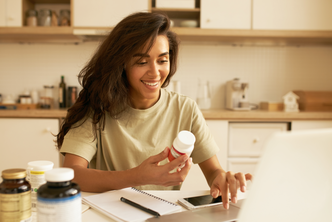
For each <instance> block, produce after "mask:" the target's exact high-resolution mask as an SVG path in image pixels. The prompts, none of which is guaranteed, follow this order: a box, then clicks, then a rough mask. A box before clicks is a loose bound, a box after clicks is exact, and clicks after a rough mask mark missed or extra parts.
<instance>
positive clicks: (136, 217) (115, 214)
mask: <svg viewBox="0 0 332 222" xmlns="http://www.w3.org/2000/svg"><path fill="white" fill-rule="evenodd" d="M121 197H124V198H127V199H129V200H131V201H133V202H136V203H138V204H140V205H142V206H144V207H146V208H149V209H152V210H154V211H156V212H158V213H159V214H160V215H161V216H162V215H165V214H169V213H174V212H177V211H181V209H182V207H181V206H179V205H177V204H175V203H172V202H169V201H167V200H164V199H161V198H159V197H157V196H154V195H151V194H149V193H146V192H144V191H142V190H138V189H135V188H133V187H129V188H125V189H121V190H112V191H108V192H105V193H100V194H95V195H91V196H87V197H84V198H83V199H82V200H83V203H85V204H87V205H89V206H90V207H91V208H92V209H95V210H97V211H99V212H101V213H103V214H105V215H107V216H109V217H111V218H113V219H115V220H117V221H128V222H134V221H145V220H146V219H149V218H151V217H153V215H151V214H149V213H146V212H144V211H142V210H140V209H137V208H135V207H133V206H130V205H129V204H126V203H123V202H122V201H121V200H120V198H121Z"/></svg>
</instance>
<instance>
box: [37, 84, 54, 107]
mask: <svg viewBox="0 0 332 222" xmlns="http://www.w3.org/2000/svg"><path fill="white" fill-rule="evenodd" d="M53 89H54V86H44V91H43V96H42V97H40V103H41V104H40V108H42V109H51V108H53V101H54V100H53Z"/></svg>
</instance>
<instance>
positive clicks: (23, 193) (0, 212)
mask: <svg viewBox="0 0 332 222" xmlns="http://www.w3.org/2000/svg"><path fill="white" fill-rule="evenodd" d="M25 177H26V170H25V169H8V170H4V171H2V178H3V181H2V183H1V184H0V221H17V222H19V221H30V220H31V186H30V183H29V182H28V181H27V180H26V179H25ZM17 203H20V204H17Z"/></svg>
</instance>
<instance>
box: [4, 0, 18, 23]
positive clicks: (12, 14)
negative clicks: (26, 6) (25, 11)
mask: <svg viewBox="0 0 332 222" xmlns="http://www.w3.org/2000/svg"><path fill="white" fill-rule="evenodd" d="M22 19H23V18H22V0H0V26H2V27H4V26H7V27H8V26H9V27H20V26H22V22H23V20H22Z"/></svg>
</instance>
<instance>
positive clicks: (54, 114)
mask: <svg viewBox="0 0 332 222" xmlns="http://www.w3.org/2000/svg"><path fill="white" fill-rule="evenodd" d="M202 113H203V115H204V117H205V119H209V120H229V121H232V120H234V121H241V120H242V121H292V120H332V112H299V113H286V112H283V111H263V110H252V111H230V110H224V109H215V110H203V111H202ZM66 114H67V110H66V109H52V110H43V109H35V110H0V118H64V117H65V116H66Z"/></svg>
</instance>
